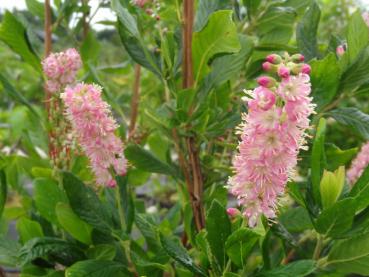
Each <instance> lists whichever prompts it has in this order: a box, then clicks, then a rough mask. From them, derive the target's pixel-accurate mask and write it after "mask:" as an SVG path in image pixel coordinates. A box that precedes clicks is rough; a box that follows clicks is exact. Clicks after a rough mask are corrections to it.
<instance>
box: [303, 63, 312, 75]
mask: <svg viewBox="0 0 369 277" xmlns="http://www.w3.org/2000/svg"><path fill="white" fill-rule="evenodd" d="M310 71H311V67H310V65H308V64H307V63H305V64H303V65H302V67H301V73H304V74H310Z"/></svg>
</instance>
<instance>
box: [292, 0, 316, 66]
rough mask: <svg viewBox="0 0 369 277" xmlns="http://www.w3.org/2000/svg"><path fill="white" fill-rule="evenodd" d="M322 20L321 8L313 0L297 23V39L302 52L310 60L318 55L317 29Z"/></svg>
mask: <svg viewBox="0 0 369 277" xmlns="http://www.w3.org/2000/svg"><path fill="white" fill-rule="evenodd" d="M319 20H320V8H319V6H318V4H317V3H316V2H315V1H313V3H312V4H311V6H310V7H309V9H308V10H307V11H306V12H305V14H304V16H303V18H302V19H301V21H300V22H299V24H298V25H297V30H296V40H297V45H298V47H299V49H300V51H301V53H302V54H303V55H304V56H305V58H306V60H307V61H309V60H311V59H312V58H314V57H317V55H318V46H317V38H316V36H317V31H318V25H319Z"/></svg>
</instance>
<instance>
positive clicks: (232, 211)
mask: <svg viewBox="0 0 369 277" xmlns="http://www.w3.org/2000/svg"><path fill="white" fill-rule="evenodd" d="M227 214H228V215H229V216H230V217H235V216H237V215H240V214H241V212H240V211H239V210H238V209H235V208H228V209H227Z"/></svg>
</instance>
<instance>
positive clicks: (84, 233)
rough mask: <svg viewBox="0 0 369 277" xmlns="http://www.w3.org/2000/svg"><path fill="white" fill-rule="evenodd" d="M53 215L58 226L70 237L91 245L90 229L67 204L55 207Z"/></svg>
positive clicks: (59, 204) (60, 203)
mask: <svg viewBox="0 0 369 277" xmlns="http://www.w3.org/2000/svg"><path fill="white" fill-rule="evenodd" d="M55 214H56V218H57V220H58V222H59V224H60V225H61V226H62V227H63V228H64V229H65V230H66V231H67V232H68V233H69V234H70V235H71V236H72V237H74V238H75V239H77V240H79V241H80V242H82V243H84V244H90V243H91V232H92V227H91V226H90V225H88V224H87V223H86V222H84V221H82V220H81V219H80V218H79V217H78V216H77V215H76V214H75V213H74V212H73V210H72V208H71V207H70V206H69V205H68V204H66V203H62V202H59V203H58V204H57V205H56V207H55Z"/></svg>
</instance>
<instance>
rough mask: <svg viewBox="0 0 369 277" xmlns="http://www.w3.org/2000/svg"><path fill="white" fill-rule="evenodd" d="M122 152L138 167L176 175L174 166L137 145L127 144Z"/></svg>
mask: <svg viewBox="0 0 369 277" xmlns="http://www.w3.org/2000/svg"><path fill="white" fill-rule="evenodd" d="M124 153H125V156H126V158H127V159H128V160H129V161H130V162H131V163H132V164H133V165H134V166H135V167H137V168H138V169H141V170H144V171H148V172H153V173H161V174H166V175H173V176H176V175H177V172H176V171H175V169H174V168H172V167H171V166H170V165H168V164H166V163H164V162H162V161H161V160H159V159H158V158H157V157H155V156H154V155H153V154H151V153H150V152H149V151H147V150H146V149H144V148H142V147H141V146H139V145H134V144H131V145H128V146H127V147H126V149H125V151H124Z"/></svg>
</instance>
